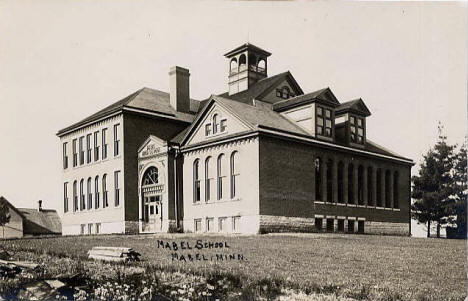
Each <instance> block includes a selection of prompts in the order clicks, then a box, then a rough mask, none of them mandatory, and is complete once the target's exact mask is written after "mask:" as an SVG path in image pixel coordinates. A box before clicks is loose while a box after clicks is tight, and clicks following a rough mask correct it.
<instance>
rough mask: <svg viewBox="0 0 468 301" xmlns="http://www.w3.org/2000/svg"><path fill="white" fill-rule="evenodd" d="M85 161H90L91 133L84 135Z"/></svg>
mask: <svg viewBox="0 0 468 301" xmlns="http://www.w3.org/2000/svg"><path fill="white" fill-rule="evenodd" d="M86 163H91V134H88V135H86Z"/></svg>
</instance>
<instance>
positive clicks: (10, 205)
mask: <svg viewBox="0 0 468 301" xmlns="http://www.w3.org/2000/svg"><path fill="white" fill-rule="evenodd" d="M0 201H2V202H5V203H6V204H7V206H8V207H9V208H10V209H12V210H13V211H15V212H16V213H18V215H20V216H21V217H22V218H24V216H23V214H22V213H21V212H20V211H19V210H18V209H17V208H16V207H15V206H13V204H12V203H10V202H9V201H8V200H7V199H6V198H4V197H3V196H0Z"/></svg>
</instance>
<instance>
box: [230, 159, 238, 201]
mask: <svg viewBox="0 0 468 301" xmlns="http://www.w3.org/2000/svg"><path fill="white" fill-rule="evenodd" d="M230 171H231V199H233V198H235V197H236V194H237V185H236V184H237V182H236V181H237V178H238V177H239V170H238V167H237V152H236V151H234V152H232V154H231V170H230Z"/></svg>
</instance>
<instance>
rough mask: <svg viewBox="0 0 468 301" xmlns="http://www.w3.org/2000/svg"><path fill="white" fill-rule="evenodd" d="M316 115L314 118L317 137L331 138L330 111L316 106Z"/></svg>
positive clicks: (331, 118)
mask: <svg viewBox="0 0 468 301" xmlns="http://www.w3.org/2000/svg"><path fill="white" fill-rule="evenodd" d="M316 114H317V117H316V132H317V135H321V136H326V137H332V136H333V130H332V126H333V123H332V120H333V116H332V115H333V114H332V111H331V110H330V109H326V108H323V107H320V106H317V109H316Z"/></svg>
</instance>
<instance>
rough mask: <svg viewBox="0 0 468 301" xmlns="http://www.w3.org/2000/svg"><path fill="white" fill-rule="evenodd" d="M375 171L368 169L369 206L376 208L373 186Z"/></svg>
mask: <svg viewBox="0 0 468 301" xmlns="http://www.w3.org/2000/svg"><path fill="white" fill-rule="evenodd" d="M373 173H374V170H373V168H372V167H371V166H369V167H368V168H367V205H369V206H374V205H375V204H374V193H373V192H374V190H373V189H375V188H374V185H372V178H373Z"/></svg>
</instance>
